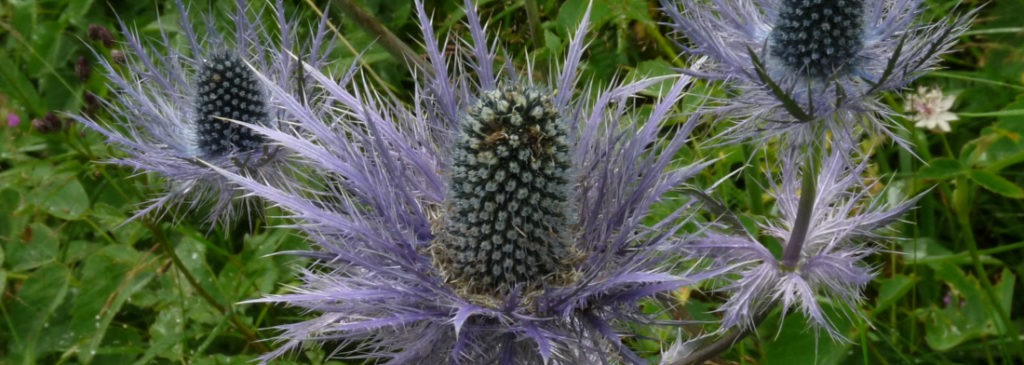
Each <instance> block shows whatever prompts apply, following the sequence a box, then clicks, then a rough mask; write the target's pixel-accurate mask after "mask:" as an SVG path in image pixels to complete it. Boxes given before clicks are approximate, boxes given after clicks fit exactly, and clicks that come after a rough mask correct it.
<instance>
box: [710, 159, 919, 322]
mask: <svg viewBox="0 0 1024 365" xmlns="http://www.w3.org/2000/svg"><path fill="white" fill-rule="evenodd" d="M833 151H834V152H833V153H831V154H830V155H829V156H827V157H826V158H825V159H824V161H822V162H820V164H821V166H820V171H819V172H818V173H817V174H816V176H814V177H813V178H811V177H810V176H807V175H805V174H804V173H802V172H801V171H804V170H806V168H807V166H803V168H802V166H801V165H803V164H805V163H806V161H807V159H806V156H802V155H801V154H800V153H797V151H791V152H790V153H789V154H788V156H787V157H786V158H784V159H783V160H782V162H781V167H782V169H781V170H782V171H783V172H782V176H781V182H780V183H778V184H773V185H774V187H773V190H774V193H773V195H774V196H775V199H776V201H777V203H776V206H777V208H778V211H779V213H780V215H781V221H780V222H770V223H768V224H765V225H764V226H763V227H762V228H763V229H764V233H766V234H768V235H770V236H772V237H775V238H776V239H778V240H779V242H783V253H782V257H781V258H777V257H776V256H775V255H773V254H772V253H771V252H770V251H768V249H767V248H765V247H764V246H763V245H761V244H760V243H759V242H758V241H757V240H755V239H754V238H752V237H749V236H731V235H727V234H723V233H717V232H715V231H712V230H708V231H707V233H706V235H705V236H704V237H703V238H701V239H699V240H697V241H696V242H695V243H694V244H693V245H692V246H691V248H692V249H693V250H694V251H693V253H694V254H695V255H696V256H697V257H700V258H703V259H705V260H707V261H708V262H711V263H712V265H711V266H712V267H724V266H729V265H738V266H737V267H738V270H736V271H735V272H734V274H735V277H734V278H733V279H730V280H731V281H730V282H729V283H728V284H727V285H726V286H725V287H724V288H723V290H725V291H728V292H730V293H731V296H730V297H729V299H728V300H727V301H726V302H725V303H724V304H723V305H722V306H721V307H720V308H719V311H721V312H723V314H724V315H723V318H722V329H723V330H724V329H728V328H732V327H744V328H750V327H754V326H755V318H756V317H757V316H758V315H760V314H762V313H763V312H764V311H765V310H767V309H768V308H769V307H771V306H773V305H775V304H781V305H782V308H783V310H784V313H785V312H786V311H789V310H799V311H800V312H802V313H803V314H804V315H805V316H806V318H807V319H808V320H809V321H810V322H811V324H812V325H814V326H816V327H818V328H823V329H825V330H826V331H827V332H828V334H829V335H830V336H832V337H833V338H836V339H840V338H842V336H843V334H842V333H839V332H838V331H837V330H836V329H835V327H834V326H833V325H832V321H831V320H830V319H829V318H828V316H827V315H826V314H825V312H824V311H823V310H822V308H821V305H820V304H819V303H818V302H817V299H816V297H818V296H824V297H828V298H830V299H832V300H833V302H834V303H836V304H838V305H839V307H840V308H842V309H844V310H846V311H847V312H848V313H854V314H855V315H857V314H860V312H859V311H858V310H856V307H857V306H858V305H859V304H860V302H861V301H862V299H863V294H862V291H863V289H864V287H865V286H866V285H867V284H868V283H869V282H870V281H871V279H872V278H873V276H874V270H873V269H872V268H871V267H870V265H868V264H866V263H865V262H864V259H865V258H866V257H868V256H870V255H872V254H874V253H875V252H877V251H878V249H879V248H878V247H879V243H880V242H882V241H883V240H885V239H887V237H886V236H885V235H883V234H880V233H878V232H877V231H879V230H880V229H883V228H884V227H885V226H886V225H888V224H889V223H892V222H894V221H896V220H897V219H899V217H900V216H902V215H903V214H904V213H905V212H906V211H908V210H909V209H910V208H911V207H913V206H914V203H915V202H916V199H911V200H908V201H903V202H900V203H898V204H892V205H891V206H884V205H883V204H882V203H880V202H879V201H878V200H872V197H871V196H869V188H870V187H871V186H870V185H865V184H864V182H863V180H862V177H861V173H862V172H863V171H864V169H865V168H866V166H867V164H866V162H865V161H864V160H862V161H861V162H857V163H854V162H851V161H850V160H849V158H848V157H847V155H846V153H845V152H843V151H836V150H833ZM807 193H809V194H807Z"/></svg>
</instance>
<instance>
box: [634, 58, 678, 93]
mask: <svg viewBox="0 0 1024 365" xmlns="http://www.w3.org/2000/svg"><path fill="white" fill-rule="evenodd" d="M675 74H676V71H675V70H674V69H673V67H672V65H671V64H669V63H668V62H666V61H664V60H661V59H657V60H650V61H644V62H641V63H640V64H639V65H637V66H636V68H634V69H633V70H631V71H630V72H629V74H628V75H627V76H626V80H641V79H644V78H648V77H655V76H664V75H675ZM674 81H675V80H673V79H669V80H665V81H662V82H659V83H656V84H654V85H651V86H649V87H647V88H646V89H644V93H645V94H647V95H650V96H659V95H661V94H663V93H665V92H667V91H668V89H669V88H671V87H672V83H673V82H674Z"/></svg>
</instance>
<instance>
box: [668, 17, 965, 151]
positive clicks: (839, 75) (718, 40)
mask: <svg viewBox="0 0 1024 365" xmlns="http://www.w3.org/2000/svg"><path fill="white" fill-rule="evenodd" d="M661 1H662V5H663V7H664V10H665V12H666V14H667V15H668V16H669V18H670V19H671V24H670V26H671V27H673V28H674V29H675V31H676V32H677V33H678V34H679V35H680V36H682V37H685V39H686V40H688V43H687V44H685V45H684V46H683V47H684V52H685V53H687V54H690V55H704V56H707V57H708V58H709V61H710V62H709V64H708V65H707V67H705V68H704V69H701V70H690V71H688V72H689V73H690V74H694V75H697V76H700V77H702V78H708V79H714V80H725V85H726V87H727V88H728V90H730V91H732V92H735V93H736V94H737V95H736V97H732V98H728V99H726V100H725V101H723V102H722V104H721V105H720V108H719V109H718V110H719V111H720V112H722V113H723V116H724V117H727V118H728V119H729V120H733V121H734V124H733V125H732V126H731V127H730V128H729V129H728V131H727V132H726V133H725V134H724V140H725V141H736V140H750V139H752V140H755V141H758V142H759V143H762V144H763V143H766V142H768V141H770V140H773V139H774V138H773V137H779V136H781V137H782V138H783V139H784V141H783V142H784V143H787V144H789V145H805V144H819V145H821V144H822V141H827V140H829V139H831V140H837V141H840V142H849V139H850V138H851V137H852V136H853V135H858V134H859V133H860V132H861V131H866V132H868V133H871V134H875V135H885V136H888V137H891V138H893V140H895V141H896V142H897V143H900V144H901V145H902V144H903V143H902V140H900V139H899V138H898V137H897V136H896V133H895V131H896V130H897V129H898V128H899V126H898V125H897V124H896V123H894V122H893V121H892V120H891V119H890V115H892V114H894V112H893V111H892V110H890V108H889V107H888V106H887V105H885V104H883V103H880V102H879V101H877V100H876V98H877V94H878V93H880V92H885V91H891V90H899V89H901V88H903V87H905V86H906V85H907V84H908V83H910V82H911V81H913V80H914V79H916V78H917V77H918V76H920V75H922V74H923V73H924V72H926V71H928V70H931V69H933V68H935V67H936V65H937V63H938V61H939V56H941V55H942V54H944V53H947V52H948V51H949V50H950V48H951V47H952V46H953V44H954V42H955V40H956V38H957V37H958V36H959V35H960V34H961V33H962V32H963V31H964V30H965V29H966V27H967V24H968V23H969V21H970V19H972V17H973V14H974V11H970V12H968V14H966V15H964V16H960V17H952V18H951V19H943V20H940V21H938V22H936V23H926V22H924V21H922V20H921V19H920V18H921V17H922V15H921V14H922V13H923V12H924V10H925V5H924V0H897V1H891V0H747V1H731V0H710V1H708V2H706V3H705V2H699V3H694V2H691V1H681V0H661ZM846 144H849V143H846Z"/></svg>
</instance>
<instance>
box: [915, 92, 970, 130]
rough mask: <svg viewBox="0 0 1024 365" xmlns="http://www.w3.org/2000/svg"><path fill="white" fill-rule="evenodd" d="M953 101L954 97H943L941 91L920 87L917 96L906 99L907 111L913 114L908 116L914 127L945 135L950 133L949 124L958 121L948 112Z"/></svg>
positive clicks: (954, 115)
mask: <svg viewBox="0 0 1024 365" xmlns="http://www.w3.org/2000/svg"><path fill="white" fill-rule="evenodd" d="M954 101H956V95H943V94H942V89H939V88H934V89H933V88H927V87H924V86H920V87H918V88H917V94H914V95H910V97H908V98H907V111H909V112H913V113H915V114H914V115H911V116H910V120H912V121H914V126H915V127H918V128H927V129H931V130H932V131H935V132H940V133H945V132H949V131H950V129H949V122H952V121H954V120H958V119H960V118H957V116H956V114H954V113H952V112H950V111H949V109H950V108H952V107H953V102H954Z"/></svg>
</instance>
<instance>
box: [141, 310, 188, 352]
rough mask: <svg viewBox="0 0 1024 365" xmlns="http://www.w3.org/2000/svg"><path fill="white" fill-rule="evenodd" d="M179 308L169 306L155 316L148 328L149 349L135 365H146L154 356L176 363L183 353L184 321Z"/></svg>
mask: <svg viewBox="0 0 1024 365" xmlns="http://www.w3.org/2000/svg"><path fill="white" fill-rule="evenodd" d="M183 318H184V316H183V314H182V311H181V307H180V306H171V307H169V308H165V309H163V310H161V311H160V314H157V316H156V321H155V322H153V325H152V326H150V327H149V336H150V338H151V340H150V341H149V348H148V349H146V354H145V355H144V356H143V357H142V358H141V359H139V360H138V361H136V362H135V363H136V364H148V363H151V362H152V359H153V358H155V357H156V356H160V357H163V358H166V359H169V360H171V361H174V362H178V361H180V360H181V359H182V354H183V352H184V347H183V345H184V341H183V340H184V336H185V321H184V320H183Z"/></svg>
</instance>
